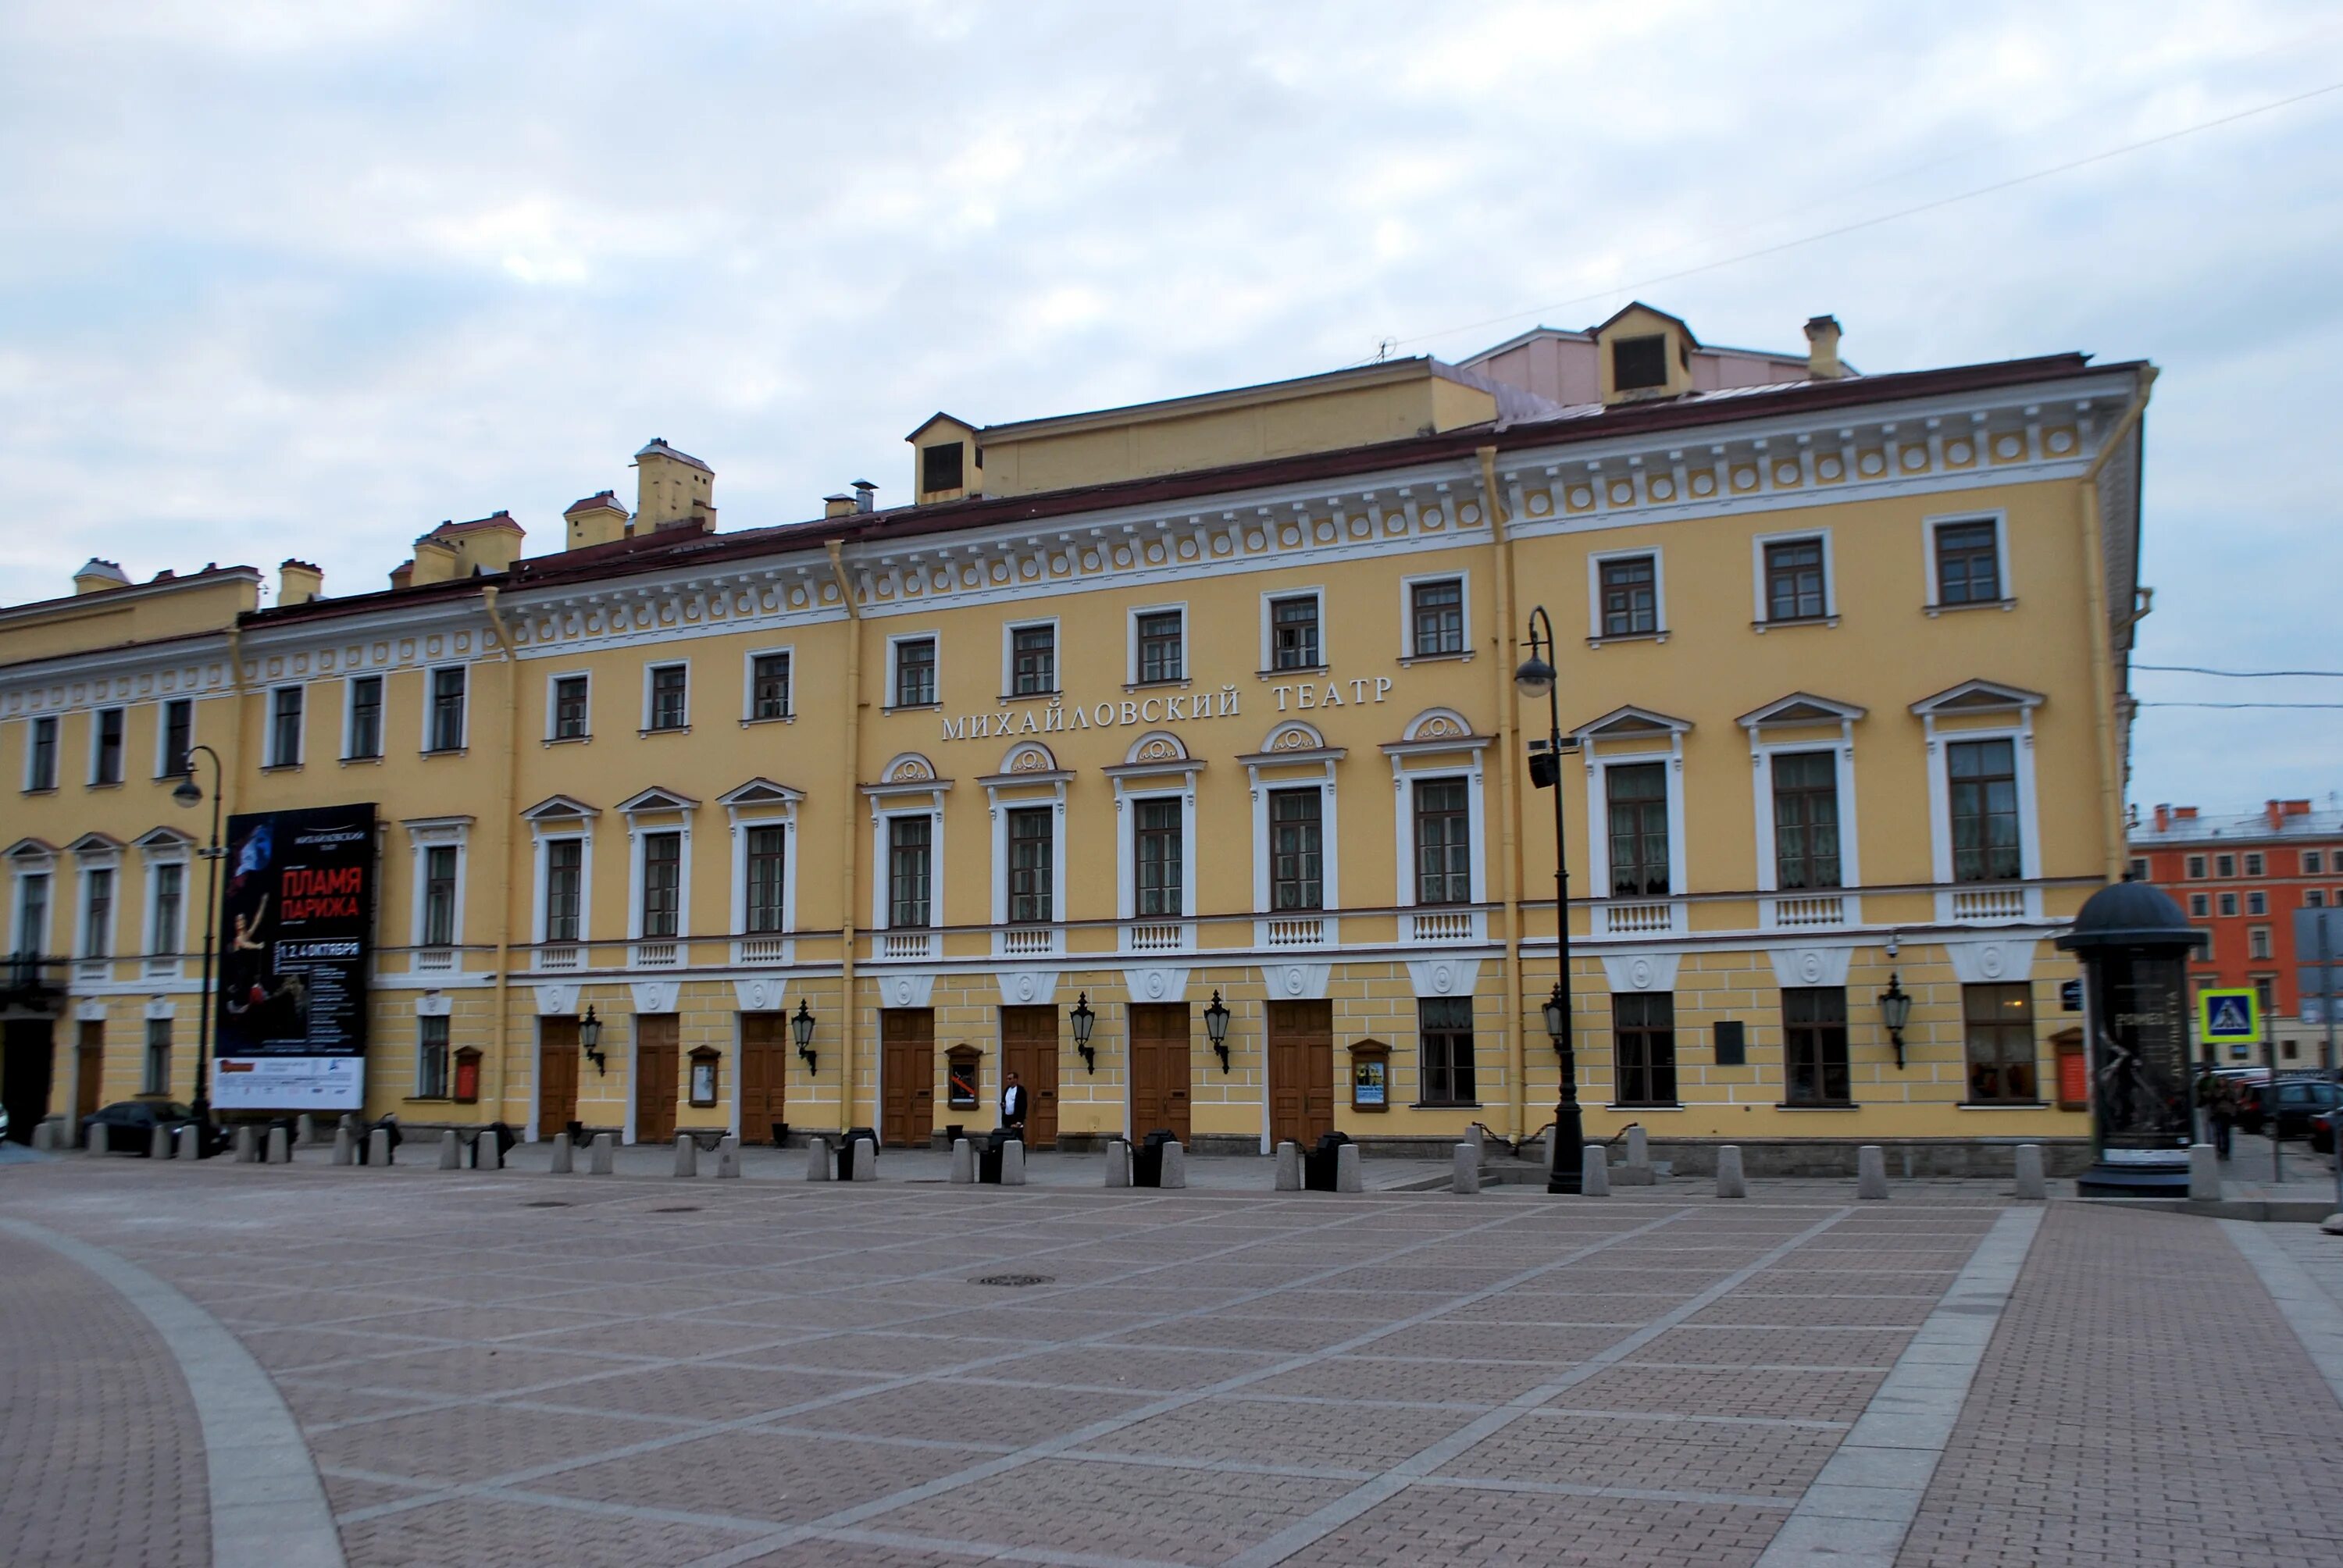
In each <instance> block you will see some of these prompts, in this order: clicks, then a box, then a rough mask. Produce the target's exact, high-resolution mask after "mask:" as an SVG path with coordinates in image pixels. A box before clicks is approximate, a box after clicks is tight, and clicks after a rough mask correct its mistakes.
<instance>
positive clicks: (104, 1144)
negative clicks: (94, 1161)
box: [81, 1121, 114, 1158]
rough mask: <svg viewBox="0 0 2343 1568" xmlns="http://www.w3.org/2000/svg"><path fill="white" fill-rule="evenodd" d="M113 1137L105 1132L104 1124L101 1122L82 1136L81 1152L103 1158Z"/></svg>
mask: <svg viewBox="0 0 2343 1568" xmlns="http://www.w3.org/2000/svg"><path fill="white" fill-rule="evenodd" d="M113 1136H114V1135H113V1134H112V1133H110V1132H108V1131H106V1123H105V1122H103V1121H101V1122H99V1123H97V1125H96V1126H95V1127H92V1128H90V1129H89V1130H88V1131H85V1132H84V1133H83V1134H82V1145H81V1151H82V1152H83V1153H84V1154H89V1155H95V1156H98V1157H100V1158H103V1157H104V1156H105V1155H106V1153H107V1151H108V1149H109V1146H110V1145H111V1143H112V1141H113Z"/></svg>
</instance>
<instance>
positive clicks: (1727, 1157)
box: [1716, 1143, 1749, 1198]
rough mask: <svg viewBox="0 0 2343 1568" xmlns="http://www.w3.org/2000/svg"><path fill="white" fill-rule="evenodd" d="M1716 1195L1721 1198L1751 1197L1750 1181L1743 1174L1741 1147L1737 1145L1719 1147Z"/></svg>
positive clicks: (1726, 1144) (1717, 1152) (1717, 1153)
mask: <svg viewBox="0 0 2343 1568" xmlns="http://www.w3.org/2000/svg"><path fill="white" fill-rule="evenodd" d="M1716 1195H1717V1196H1718V1197H1720V1198H1746V1197H1747V1196H1749V1179H1748V1178H1747V1177H1745V1176H1744V1175H1742V1173H1741V1146H1740V1145H1739V1144H1737V1143H1724V1144H1719V1145H1718V1146H1717V1151H1716Z"/></svg>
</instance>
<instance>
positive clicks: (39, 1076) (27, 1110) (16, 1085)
mask: <svg viewBox="0 0 2343 1568" xmlns="http://www.w3.org/2000/svg"><path fill="white" fill-rule="evenodd" d="M85 1027H86V1026H85ZM54 1040H55V1033H54V1032H53V1031H52V1029H51V1021H50V1020H48V1019H45V1018H12V1019H10V1020H8V1022H7V1024H6V1026H5V1028H0V1104H5V1105H6V1106H7V1108H8V1136H9V1137H10V1138H12V1139H14V1140H15V1141H17V1142H19V1143H30V1142H31V1141H33V1129H34V1128H35V1127H38V1126H39V1125H40V1124H41V1122H42V1121H43V1120H44V1119H45V1117H46V1116H47V1115H48V1114H49V1074H50V1058H51V1056H52V1054H53V1052H54V1050H55V1047H54V1044H53V1042H54ZM93 1092H95V1091H93ZM96 1109H97V1105H96V1101H92V1102H91V1104H90V1110H92V1111H95V1110H96ZM72 1131H73V1135H74V1136H75V1138H79V1137H80V1135H81V1119H80V1117H78V1116H76V1117H75V1119H74V1124H73V1129H72Z"/></svg>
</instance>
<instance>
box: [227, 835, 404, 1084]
mask: <svg viewBox="0 0 2343 1568" xmlns="http://www.w3.org/2000/svg"><path fill="white" fill-rule="evenodd" d="M374 881H375V823H374V806H373V803H372V802H368V803H367V804H365V805H361V806H320V807H314V808H310V809H305V810H298V811H262V812H256V813H254V814H252V815H249V816H237V817H231V818H229V819H228V836H227V867H226V886H225V887H224V888H223V889H222V890H221V894H220V950H219V955H218V964H219V999H218V1011H217V1014H216V1017H215V1018H214V1020H213V1024H212V1028H213V1039H214V1040H216V1041H217V1044H216V1047H215V1048H214V1050H213V1058H214V1067H213V1074H212V1103H213V1104H215V1105H216V1106H218V1107H220V1108H221V1109H222V1110H226V1111H356V1110H358V1109H359V1108H360V1107H361V1105H362V1104H363V1101H364V1097H365V1093H366V1042H367V964H368V962H369V960H370V959H371V956H372V955H371V953H370V947H371V942H370V940H369V937H370V933H371V932H372V931H373V930H374V892H375V890H374Z"/></svg>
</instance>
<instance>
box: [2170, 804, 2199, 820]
mask: <svg viewBox="0 0 2343 1568" xmlns="http://www.w3.org/2000/svg"><path fill="white" fill-rule="evenodd" d="M2172 815H2173V818H2174V819H2175V820H2177V821H2181V822H2194V821H2195V820H2197V808H2196V807H2194V806H2175V807H2174V808H2173V809H2172Z"/></svg>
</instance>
